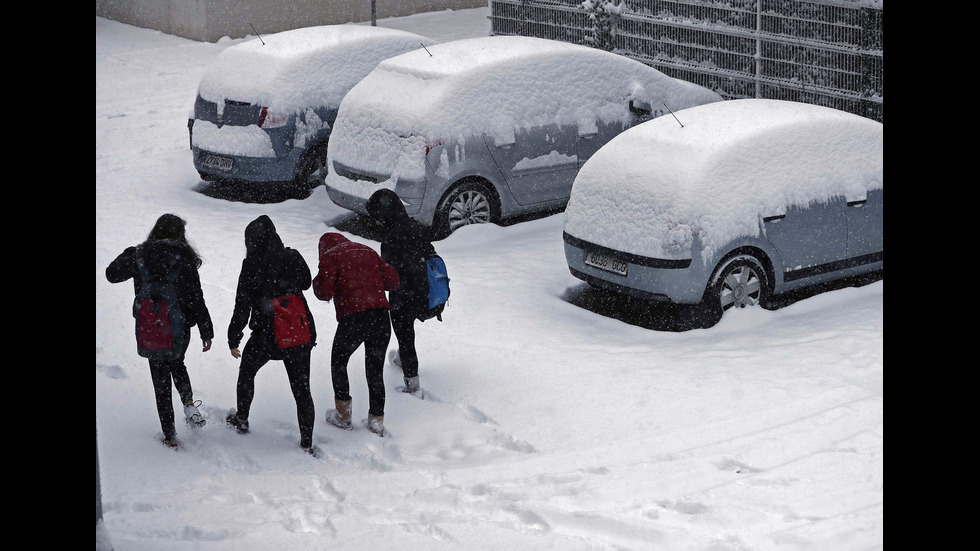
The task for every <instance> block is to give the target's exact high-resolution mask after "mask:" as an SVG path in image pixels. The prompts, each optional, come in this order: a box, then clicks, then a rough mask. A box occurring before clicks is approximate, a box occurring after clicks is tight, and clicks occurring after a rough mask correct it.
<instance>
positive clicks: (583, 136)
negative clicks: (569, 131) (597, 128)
mask: <svg viewBox="0 0 980 551" xmlns="http://www.w3.org/2000/svg"><path fill="white" fill-rule="evenodd" d="M598 135H599V134H598V133H592V134H579V135H578V137H579V139H581V140H591V139H593V138H595V137H596V136H598Z"/></svg>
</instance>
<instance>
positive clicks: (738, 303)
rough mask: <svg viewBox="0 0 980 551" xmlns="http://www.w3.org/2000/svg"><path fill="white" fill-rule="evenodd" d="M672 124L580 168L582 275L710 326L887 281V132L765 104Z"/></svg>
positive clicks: (810, 109)
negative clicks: (829, 289) (791, 295)
mask: <svg viewBox="0 0 980 551" xmlns="http://www.w3.org/2000/svg"><path fill="white" fill-rule="evenodd" d="M676 115H677V118H678V120H677V121H674V120H663V119H661V120H655V121H651V122H648V123H644V124H642V125H640V126H637V127H636V128H633V129H630V130H628V131H627V132H624V133H623V134H621V135H620V136H618V137H617V138H615V139H613V140H612V141H610V143H608V144H607V145H606V146H605V147H604V148H603V149H601V150H600V151H599V152H597V153H596V154H595V155H594V156H593V157H592V159H591V160H590V161H589V162H588V163H586V165H585V166H584V167H583V168H582V171H581V172H580V173H579V176H578V178H577V179H576V181H575V185H574V187H573V189H572V196H571V200H570V201H569V205H568V208H567V209H566V211H565V231H564V242H565V258H566V260H567V262H568V267H569V269H570V271H571V273H572V274H573V275H574V276H576V277H578V278H579V279H582V280H584V281H586V282H588V283H590V284H591V285H593V286H595V287H598V288H604V289H610V290H614V291H618V292H621V293H625V294H629V295H633V296H636V297H640V298H643V299H647V300H652V301H670V302H673V303H678V304H694V305H699V306H700V307H701V308H702V310H703V311H704V312H705V313H707V314H708V316H706V319H707V320H708V321H709V324H713V323H715V322H717V321H718V320H719V319H720V317H721V314H722V313H723V312H724V311H726V310H728V309H730V308H744V307H746V306H753V305H759V304H761V305H763V306H766V305H768V304H769V303H770V299H771V298H772V297H773V296H775V295H778V294H781V293H785V292H788V291H792V290H795V289H800V288H802V287H807V286H811V285H814V284H820V283H827V282H830V281H834V280H839V279H843V278H846V277H850V276H856V275H860V274H865V273H868V272H872V271H876V270H882V269H883V263H884V246H883V245H884V244H883V212H884V210H883V202H884V185H883V184H884V183H883V125H882V124H881V123H879V122H875V121H872V120H870V119H866V118H863V117H859V116H857V115H852V114H849V113H844V112H842V111H837V110H834V109H830V108H826V107H819V106H815V105H807V104H802V103H795V102H785V101H776V100H762V99H747V100H730V101H725V102H722V103H717V104H712V105H704V106H700V107H693V108H690V109H687V110H685V111H681V112H678V113H676ZM682 125H683V126H682Z"/></svg>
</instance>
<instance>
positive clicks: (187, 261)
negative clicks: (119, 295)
mask: <svg viewBox="0 0 980 551" xmlns="http://www.w3.org/2000/svg"><path fill="white" fill-rule="evenodd" d="M140 262H142V263H143V265H144V266H145V268H146V274H147V275H148V276H149V279H150V280H163V279H166V278H167V277H168V276H174V287H175V288H176V290H177V299H178V300H179V301H180V308H181V310H182V311H183V312H184V315H185V316H186V319H187V320H188V324H187V327H188V330H189V329H190V328H191V327H193V326H195V325H196V326H197V330H198V331H199V332H200V334H201V339H202V340H206V341H207V340H211V339H213V338H214V327H213V325H212V324H211V314H210V313H209V312H208V307H207V306H206V305H205V304H204V293H203V292H202V291H201V277H200V275H199V274H198V272H197V264H195V262H194V260H193V259H192V258H191V255H190V254H189V253H188V251H187V250H186V249H185V248H184V245H182V244H181V243H178V242H176V241H171V240H169V239H160V240H155V241H146V242H144V243H142V244H141V245H140V246H138V247H128V248H126V250H124V251H123V252H122V254H120V255H119V256H118V257H116V259H115V260H113V261H112V262H111V263H110V264H109V266H107V267H106V269H105V276H106V279H107V280H109V282H110V283H121V282H123V281H126V280H127V279H132V280H133V290H134V292H135V294H137V295H138V294H139V292H140V290H141V289H142V288H143V285H144V284H145V283H146V282H144V281H143V277H142V275H141V274H140V268H139V263H140Z"/></svg>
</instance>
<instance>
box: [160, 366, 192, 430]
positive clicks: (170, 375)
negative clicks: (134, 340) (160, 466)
mask: <svg viewBox="0 0 980 551" xmlns="http://www.w3.org/2000/svg"><path fill="white" fill-rule="evenodd" d="M149 362H150V379H151V380H152V381H153V392H154V394H156V399H157V415H159V416H160V428H161V429H163V435H164V437H165V438H168V439H170V438H174V437H175V436H177V430H176V429H175V428H174V403H173V396H174V393H173V389H174V388H176V389H177V394H179V395H180V403H182V404H189V403H190V402H192V401H193V400H194V391H193V389H192V388H191V378H190V377H189V376H188V375H187V366H186V365H184V357H183V355H181V357H180V358H178V359H176V360H149ZM171 384H172V385H173V386H171Z"/></svg>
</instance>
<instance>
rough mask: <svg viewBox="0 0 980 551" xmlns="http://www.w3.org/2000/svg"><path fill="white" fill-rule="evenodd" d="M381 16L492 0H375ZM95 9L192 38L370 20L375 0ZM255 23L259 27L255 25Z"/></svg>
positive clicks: (248, 0)
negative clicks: (253, 28) (373, 0)
mask: <svg viewBox="0 0 980 551" xmlns="http://www.w3.org/2000/svg"><path fill="white" fill-rule="evenodd" d="M375 2H376V9H377V18H378V19H382V18H385V17H397V16H402V15H411V14H413V13H423V12H429V11H439V10H446V9H453V10H462V9H470V8H479V7H483V6H486V5H487V2H488V0H375ZM95 15H96V16H98V17H105V18H106V19H112V20H114V21H119V22H121V23H127V24H129V25H134V26H137V27H142V28H145V29H155V30H158V31H161V32H164V33H167V34H172V35H175V36H182V37H184V38H190V39H192V40H199V41H204V42H215V41H217V40H218V39H219V38H221V37H224V36H227V37H230V38H242V37H243V36H246V35H253V36H254V35H255V32H256V31H258V33H259V34H263V35H265V34H271V33H276V32H280V31H285V30H289V29H295V28H299V27H310V26H314V25H334V24H339V23H350V22H360V21H370V20H371V0H95ZM252 26H254V27H255V31H253V30H252Z"/></svg>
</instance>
